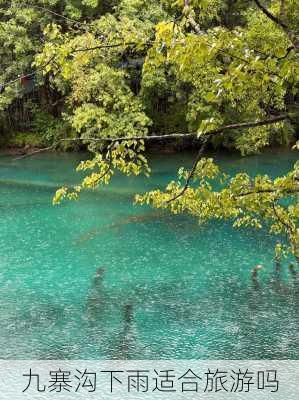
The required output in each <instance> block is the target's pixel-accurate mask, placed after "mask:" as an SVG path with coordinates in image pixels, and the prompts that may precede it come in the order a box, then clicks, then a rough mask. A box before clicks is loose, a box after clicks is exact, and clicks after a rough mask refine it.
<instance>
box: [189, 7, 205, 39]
mask: <svg viewBox="0 0 299 400" xmlns="http://www.w3.org/2000/svg"><path fill="white" fill-rule="evenodd" d="M184 6H185V7H184V14H185V15H186V18H187V20H188V21H189V23H190V25H191V26H192V28H193V29H194V31H195V32H196V33H197V34H198V35H203V34H204V33H205V32H204V31H202V30H201V28H200V26H199V25H198V23H197V22H196V21H195V19H194V18H193V16H192V14H191V8H190V5H189V0H184Z"/></svg>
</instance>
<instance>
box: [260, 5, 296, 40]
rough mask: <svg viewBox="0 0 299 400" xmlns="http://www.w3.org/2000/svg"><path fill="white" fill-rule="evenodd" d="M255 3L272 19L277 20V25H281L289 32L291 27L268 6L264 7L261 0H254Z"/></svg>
mask: <svg viewBox="0 0 299 400" xmlns="http://www.w3.org/2000/svg"><path fill="white" fill-rule="evenodd" d="M254 2H255V4H256V5H257V6H258V8H259V9H260V10H261V11H262V12H263V13H264V14H265V15H266V16H267V17H268V18H270V19H271V21H273V22H275V24H276V25H279V26H280V27H281V28H282V29H284V30H285V31H287V32H288V33H289V31H290V30H289V28H288V26H287V25H286V24H285V23H284V22H283V21H281V20H280V19H279V18H277V17H275V15H273V14H272V13H271V12H270V11H269V10H268V9H267V8H266V7H264V6H263V5H262V4H261V2H260V1H259V0H254Z"/></svg>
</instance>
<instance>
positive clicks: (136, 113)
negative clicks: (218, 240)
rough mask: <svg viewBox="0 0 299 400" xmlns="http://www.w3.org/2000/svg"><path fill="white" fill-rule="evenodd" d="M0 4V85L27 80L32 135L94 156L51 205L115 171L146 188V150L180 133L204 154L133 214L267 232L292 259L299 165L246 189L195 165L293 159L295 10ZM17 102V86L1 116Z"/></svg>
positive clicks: (283, 6) (294, 4) (274, 5)
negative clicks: (33, 80)
mask: <svg viewBox="0 0 299 400" xmlns="http://www.w3.org/2000/svg"><path fill="white" fill-rule="evenodd" d="M0 4H1V6H2V7H1V15H2V19H1V29H0V42H1V45H2V46H1V48H2V50H0V51H1V56H2V59H3V60H1V63H2V67H3V68H2V72H1V75H0V78H1V81H7V80H10V79H12V78H13V77H14V76H15V75H16V74H23V73H26V72H28V71H29V69H32V68H33V69H34V70H35V71H36V74H37V81H38V87H39V96H38V98H37V99H33V100H32V101H33V102H35V103H36V104H37V106H38V110H40V111H39V113H40V115H38V113H35V114H34V115H33V114H30V115H33V117H32V118H33V120H34V121H35V122H34V121H33V124H32V126H33V128H32V129H33V130H34V129H36V126H37V125H38V126H39V127H40V126H42V125H43V123H41V122H42V121H43V120H44V121H46V120H48V121H51V122H50V124H49V123H47V122H44V123H45V126H46V125H47V124H48V128H47V129H45V135H46V136H47V138H49V140H53V141H55V142H59V140H60V139H66V138H67V139H70V142H71V143H73V142H74V143H77V144H81V143H84V144H85V145H87V146H88V148H89V149H90V150H91V151H92V152H93V153H94V158H93V160H91V161H88V162H85V163H83V164H80V166H79V169H80V170H85V171H86V172H87V173H88V172H90V173H89V174H87V176H86V178H85V179H84V181H83V182H82V184H81V185H79V186H77V187H76V188H74V190H72V189H67V188H62V189H60V190H59V191H58V192H57V194H56V196H55V199H54V203H58V202H59V201H60V200H62V199H63V198H64V197H68V198H77V197H78V195H79V193H80V192H81V190H82V189H86V188H91V189H94V188H96V187H97V186H99V185H101V184H107V183H109V182H110V180H111V178H112V176H113V175H114V173H115V171H116V170H118V171H121V172H122V173H124V174H135V175H138V174H140V173H144V172H145V173H146V174H148V173H149V169H148V165H147V160H146V158H145V157H144V155H143V152H144V150H145V149H144V147H145V146H144V144H143V140H144V143H145V144H146V143H147V142H148V141H149V140H152V139H151V136H152V135H153V134H154V133H155V134H157V133H158V135H160V136H161V138H162V139H163V137H164V135H165V134H167V135H168V136H167V140H169V135H171V134H172V133H174V132H173V129H176V132H175V133H176V134H181V135H182V136H183V137H184V134H185V133H186V134H188V136H187V137H192V138H193V139H194V140H195V141H196V142H197V143H199V144H200V152H199V156H198V158H197V160H196V163H195V164H194V167H193V169H192V170H191V171H189V172H188V171H185V170H184V169H181V170H180V171H179V174H178V180H177V181H176V182H171V183H170V184H169V185H168V186H167V187H166V189H165V190H164V191H160V190H153V191H151V192H150V193H148V194H145V195H142V196H139V197H137V199H136V201H137V202H138V203H142V204H143V203H149V204H151V205H152V206H154V207H162V208H168V209H170V210H171V211H172V212H175V213H181V212H187V213H190V214H192V215H194V216H195V217H197V218H198V220H199V221H200V222H201V223H203V222H205V221H207V220H209V219H212V218H216V219H230V220H232V221H233V224H234V226H235V227H242V226H253V227H255V228H260V227H261V226H264V225H266V226H268V228H269V230H270V232H271V233H273V234H277V235H279V236H281V235H283V234H287V236H288V240H289V250H290V251H291V252H292V253H293V254H294V255H295V256H296V257H298V242H299V239H298V228H297V225H298V205H297V201H298V164H296V165H295V167H294V169H293V170H292V171H290V172H289V173H288V174H286V175H285V176H283V177H280V178H277V179H276V180H272V179H270V178H269V177H268V176H257V177H256V178H255V179H253V180H252V179H250V177H249V176H248V175H246V174H243V173H239V174H237V175H236V176H235V177H231V178H227V177H223V176H222V174H221V172H220V171H219V169H218V167H217V166H216V165H215V164H214V162H213V160H210V159H206V158H202V157H201V155H202V153H203V150H204V148H206V147H207V146H213V147H226V148H229V149H231V150H237V151H239V152H240V153H241V154H242V155H249V154H252V153H257V152H261V151H262V150H263V149H264V148H265V147H267V146H271V145H275V144H279V145H286V146H290V145H291V146H294V143H295V142H296V139H297V137H296V136H297V133H296V128H297V127H298V121H299V117H298V115H299V113H298V104H297V99H298V76H299V63H298V51H299V39H298V31H297V30H298V15H299V12H298V11H299V1H298V0H285V1H283V2H282V1H280V0H273V1H266V0H265V1H255V0H246V1H235V2H232V1H230V0H225V1H219V0H189V1H188V0H178V1H176V2H173V1H170V0H150V1H145V0H119V1H115V2H105V1H95V0H86V1H82V2H78V1H76V0H65V1H58V0H48V1H47V2H42V1H38V2H36V5H40V6H41V7H43V8H36V7H34V6H32V5H27V6H26V7H24V6H23V5H22V4H23V3H22V2H21V1H13V2H12V3H10V2H7V1H1V2H0ZM44 7H46V8H48V10H45V9H44ZM19 89H20V83H19V82H16V83H15V84H12V85H8V86H7V87H6V88H5V92H4V94H2V95H1V96H0V111H1V110H2V113H3V112H4V113H5V112H6V113H7V111H8V110H9V107H13V106H14V104H18V103H17V101H20V100H21V101H23V102H26V101H28V99H27V98H26V96H24V95H23V94H22V93H21V92H20V90H19ZM45 98H47V99H51V101H49V100H48V101H44V99H45ZM53 104H56V105H55V106H53ZM57 104H59V106H57ZM174 113H175V115H174V116H173V114H174ZM5 115H6V114H5ZM45 116H46V117H45ZM51 118H53V119H51ZM56 120H58V121H59V122H56ZM258 121H260V123H257V122H258ZM39 129H40V128H39ZM173 137H174V139H175V140H177V137H181V136H176V135H173ZM75 139H76V140H75ZM167 140H166V139H165V140H164V141H163V143H164V145H165V146H167ZM297 143H298V142H297ZM201 145H203V146H204V147H202V146H201ZM297 147H298V145H295V146H294V148H297ZM191 183H192V184H191ZM215 184H217V185H218V186H215ZM219 185H220V186H219ZM247 192H248V193H249V194H246V193H247ZM245 194H246V195H245Z"/></svg>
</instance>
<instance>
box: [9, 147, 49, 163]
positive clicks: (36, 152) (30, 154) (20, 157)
mask: <svg viewBox="0 0 299 400" xmlns="http://www.w3.org/2000/svg"><path fill="white" fill-rule="evenodd" d="M54 148H55V146H54V145H52V146H49V147H45V148H43V149H38V150H34V151H32V152H31V153H27V154H23V155H22V156H19V157H16V158H14V159H13V161H17V160H22V159H23V158H27V157H31V156H34V155H36V154H38V153H43V152H45V151H50V150H53V149H54Z"/></svg>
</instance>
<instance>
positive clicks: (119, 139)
mask: <svg viewBox="0 0 299 400" xmlns="http://www.w3.org/2000/svg"><path fill="white" fill-rule="evenodd" d="M288 118H289V115H288V114H283V115H278V116H276V117H271V118H268V119H264V120H260V121H248V122H242V123H239V124H230V125H225V126H222V127H220V128H217V129H213V130H210V131H207V132H205V133H204V134H203V136H204V137H207V136H213V135H217V134H221V133H223V132H225V131H230V130H236V129H245V128H254V127H257V126H263V125H271V124H275V123H277V122H280V121H284V120H286V119H288ZM185 138H198V133H197V132H192V133H170V134H167V135H151V136H123V137H117V138H110V137H104V138H93V137H85V138H80V137H77V138H66V139H61V141H72V142H75V141H78V140H80V141H92V142H105V141H107V142H110V143H113V142H124V141H128V140H145V141H147V142H148V141H155V140H164V139H185Z"/></svg>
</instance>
